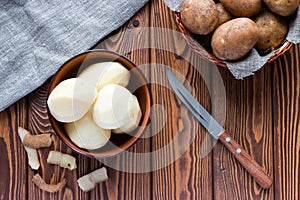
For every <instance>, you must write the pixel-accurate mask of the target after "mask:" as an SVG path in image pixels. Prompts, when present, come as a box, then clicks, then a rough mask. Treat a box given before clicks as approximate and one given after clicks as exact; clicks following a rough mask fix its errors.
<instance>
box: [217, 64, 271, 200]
mask: <svg viewBox="0 0 300 200" xmlns="http://www.w3.org/2000/svg"><path fill="white" fill-rule="evenodd" d="M220 71H221V73H222V75H223V78H224V84H225V88H226V99H227V101H226V122H225V129H226V130H227V132H228V133H229V134H230V135H231V136H232V137H233V138H234V139H235V140H236V141H237V142H238V143H239V144H240V145H241V146H242V147H243V148H244V149H245V150H246V151H247V152H248V153H249V155H250V156H251V157H252V158H254V159H255V160H256V162H258V164H260V165H261V166H262V168H263V169H264V170H265V172H266V173H267V174H269V175H270V176H271V177H272V178H273V159H272V158H273V148H272V147H273V130H272V115H273V114H272V93H271V88H272V84H271V66H269V65H267V66H265V67H264V68H263V69H262V70H260V71H259V72H257V73H255V75H254V76H252V77H248V78H246V79H245V80H243V81H239V80H235V79H234V78H233V77H232V75H231V74H230V73H229V72H228V71H227V70H226V69H220ZM213 153H214V191H215V199H273V198H274V197H273V191H274V187H273V186H272V187H271V188H270V189H267V190H264V189H262V188H261V187H260V186H259V185H258V184H257V183H256V182H255V181H254V179H253V178H252V177H251V176H250V175H249V174H248V173H247V172H246V170H245V169H244V168H243V167H242V165H240V164H239V163H238V162H237V160H236V159H235V158H234V156H233V155H232V154H231V153H229V151H228V150H227V149H225V147H224V146H223V145H222V144H220V143H219V144H217V145H216V147H215V148H214V151H213Z"/></svg>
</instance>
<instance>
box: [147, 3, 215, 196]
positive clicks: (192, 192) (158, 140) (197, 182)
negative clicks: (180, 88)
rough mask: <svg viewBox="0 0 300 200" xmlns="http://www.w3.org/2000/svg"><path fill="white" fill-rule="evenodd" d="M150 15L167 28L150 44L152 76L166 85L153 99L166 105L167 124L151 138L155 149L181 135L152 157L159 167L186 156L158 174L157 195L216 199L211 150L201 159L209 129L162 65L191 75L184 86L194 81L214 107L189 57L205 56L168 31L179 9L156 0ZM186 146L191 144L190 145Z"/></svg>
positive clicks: (156, 87)
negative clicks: (178, 94)
mask: <svg viewBox="0 0 300 200" xmlns="http://www.w3.org/2000/svg"><path fill="white" fill-rule="evenodd" d="M150 18H151V19H152V20H151V27H162V28H165V29H166V30H165V31H160V30H153V31H152V32H151V43H152V45H153V46H154V47H155V48H154V49H151V66H152V68H151V80H152V82H154V83H160V84H161V85H160V84H154V85H152V86H151V90H152V91H155V92H154V93H152V95H153V103H154V104H160V105H162V107H163V108H164V109H165V112H166V124H165V125H164V126H163V129H162V130H161V131H160V132H158V133H157V134H156V135H155V136H153V137H152V151H154V150H160V149H162V148H164V147H165V146H167V145H170V143H171V142H173V141H174V140H175V138H176V137H179V138H180V139H179V142H175V144H174V147H172V148H170V149H169V150H166V149H165V150H163V151H162V152H161V153H160V154H158V155H157V156H154V157H153V161H152V162H153V165H154V166H162V165H163V164H164V162H168V161H169V160H170V159H172V158H174V157H176V154H178V153H179V154H181V155H182V156H181V157H179V158H178V159H177V160H176V161H175V162H174V163H172V164H171V163H170V164H169V165H168V166H166V167H164V168H161V169H159V170H157V171H155V172H154V173H153V184H152V188H153V189H152V190H153V198H154V199H206V200H209V199H212V198H213V195H212V194H213V184H212V182H213V179H212V157H211V155H209V156H207V157H205V158H201V156H200V155H199V153H200V147H201V145H200V144H201V141H202V139H203V136H204V135H205V134H206V132H205V130H204V128H203V127H201V126H200V125H199V123H198V122H197V121H196V120H195V119H194V117H193V116H192V115H191V113H189V112H188V110H187V109H186V108H185V107H184V106H183V105H182V104H181V102H180V101H179V100H178V99H177V97H176V96H175V94H174V93H173V91H172V90H171V88H170V86H169V84H168V80H167V78H166V72H165V70H164V69H163V66H164V65H166V66H168V67H170V68H172V70H173V71H174V73H177V75H179V76H181V78H183V79H186V80H185V81H184V83H185V85H186V86H187V87H189V85H191V87H192V88H194V92H195V94H196V95H195V96H197V97H200V98H199V99H198V100H199V101H200V102H201V103H203V105H204V106H205V107H207V108H209V105H210V104H209V103H210V99H209V94H208V90H207V88H206V85H205V83H204V81H203V79H201V76H200V74H199V72H198V71H197V69H196V66H191V65H190V62H189V61H190V60H193V61H194V62H195V63H198V64H201V63H202V62H204V61H202V60H201V59H199V57H197V56H195V55H193V54H192V52H191V50H190V49H189V48H188V46H187V45H186V44H185V43H184V40H183V38H182V36H181V35H177V34H176V33H174V32H170V31H168V30H172V29H173V30H176V28H177V27H176V24H175V21H174V12H172V11H170V10H169V9H168V8H167V7H166V5H165V4H164V3H163V1H154V3H153V4H152V8H151V17H150ZM183 58H187V60H185V59H183ZM204 73H206V74H205V75H209V73H210V72H209V70H208V71H205V72H204ZM202 75H203V74H202ZM205 75H204V76H205ZM189 88H190V87H189ZM200 94H201V95H200ZM162 119H163V116H162V115H156V116H155V118H154V121H155V123H154V124H153V126H152V129H153V130H156V129H158V127H160V126H162V125H163V124H161V121H163V120H162ZM185 146H187V147H188V148H187V149H185ZM169 162H170V161H169Z"/></svg>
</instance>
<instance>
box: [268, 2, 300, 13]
mask: <svg viewBox="0 0 300 200" xmlns="http://www.w3.org/2000/svg"><path fill="white" fill-rule="evenodd" d="M299 2H300V1H299V0H276V1H275V0H264V3H265V4H266V5H267V6H268V8H269V9H270V10H271V11H272V12H274V13H276V14H278V15H281V16H289V15H291V14H293V13H294V12H295V11H296V10H297V8H298V7H299Z"/></svg>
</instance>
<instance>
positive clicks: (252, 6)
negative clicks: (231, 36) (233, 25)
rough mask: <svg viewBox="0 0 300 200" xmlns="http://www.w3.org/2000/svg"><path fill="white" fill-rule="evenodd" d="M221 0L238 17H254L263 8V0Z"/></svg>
mask: <svg viewBox="0 0 300 200" xmlns="http://www.w3.org/2000/svg"><path fill="white" fill-rule="evenodd" d="M271 1H272V0H271ZM220 2H221V3H222V5H223V6H224V8H226V10H228V11H229V12H230V13H231V14H233V15H234V16H237V17H252V16H254V15H256V14H257V13H259V11H260V9H261V0H220Z"/></svg>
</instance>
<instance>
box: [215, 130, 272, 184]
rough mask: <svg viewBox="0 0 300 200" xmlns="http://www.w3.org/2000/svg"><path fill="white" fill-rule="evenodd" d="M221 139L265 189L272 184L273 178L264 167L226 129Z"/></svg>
mask: <svg viewBox="0 0 300 200" xmlns="http://www.w3.org/2000/svg"><path fill="white" fill-rule="evenodd" d="M219 141H220V142H222V144H223V145H224V146H225V147H226V148H227V150H228V151H230V152H231V153H232V155H233V156H234V157H235V158H236V159H237V160H238V161H239V163H240V164H241V165H242V166H243V167H244V168H245V169H246V170H247V172H248V173H249V174H250V175H251V176H252V178H253V179H254V180H255V181H256V182H257V183H258V184H259V185H260V186H261V187H262V188H264V189H268V188H270V187H271V185H272V179H271V178H270V176H269V175H268V174H267V173H266V172H265V171H264V169H263V168H262V167H261V166H260V165H259V164H258V163H257V162H256V161H255V160H254V159H253V158H252V157H251V156H250V155H249V154H248V153H247V152H246V151H245V150H244V149H243V147H241V145H239V144H238V143H237V142H236V141H235V140H234V139H233V138H231V136H230V135H229V134H228V133H227V132H226V131H224V132H223V133H221V135H220V136H219Z"/></svg>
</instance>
